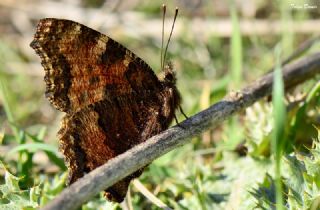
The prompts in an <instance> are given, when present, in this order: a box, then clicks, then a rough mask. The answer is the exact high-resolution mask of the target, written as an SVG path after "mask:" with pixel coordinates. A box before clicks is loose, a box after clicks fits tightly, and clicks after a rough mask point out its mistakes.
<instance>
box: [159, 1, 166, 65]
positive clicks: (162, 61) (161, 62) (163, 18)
mask: <svg viewBox="0 0 320 210" xmlns="http://www.w3.org/2000/svg"><path fill="white" fill-rule="evenodd" d="M166 10H167V6H166V5H165V4H162V35H161V56H160V66H161V70H163V68H164V66H163V64H164V60H163V42H164V41H163V37H164V20H165V17H166Z"/></svg>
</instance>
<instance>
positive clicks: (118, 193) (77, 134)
mask: <svg viewBox="0 0 320 210" xmlns="http://www.w3.org/2000/svg"><path fill="white" fill-rule="evenodd" d="M30 46H31V47H32V48H33V49H34V50H35V51H36V52H37V54H38V55H39V56H40V58H41V61H42V62H41V64H42V66H43V68H44V70H45V77H44V80H45V82H46V93H45V95H46V97H47V98H48V99H49V101H50V102H51V104H52V105H53V106H54V107H55V108H57V109H58V110H60V111H62V112H66V115H65V116H64V118H63V120H62V126H61V129H60V131H59V133H58V136H59V139H60V140H59V143H60V151H61V152H62V153H63V155H64V157H65V161H66V163H67V166H68V169H69V181H68V184H71V183H73V182H75V181H76V180H77V179H79V178H81V177H82V176H83V175H84V174H86V173H88V172H90V171H91V170H93V169H95V168H97V167H99V166H101V165H103V164H105V163H106V162H108V160H110V159H112V158H114V157H116V156H117V155H119V154H121V153H123V152H125V151H127V150H128V149H130V148H132V147H133V146H135V145H137V144H139V143H141V142H144V141H146V140H147V139H148V138H150V137H152V136H154V135H156V134H158V133H160V132H161V131H163V130H165V129H167V128H168V126H169V124H170V123H171V121H172V120H173V119H174V118H175V110H176V109H177V108H178V107H180V101H181V97H180V94H179V92H178V90H177V88H176V77H175V74H174V72H173V71H172V67H171V66H170V65H168V66H166V67H165V68H163V70H164V77H163V79H159V78H158V77H157V76H156V75H155V73H154V72H153V71H152V69H151V68H150V66H149V65H148V64H146V63H145V62H144V61H143V60H142V59H140V58H139V57H137V56H136V55H135V54H134V53H132V52H131V51H130V50H128V49H126V48H125V47H123V46H122V45H121V44H119V43H118V42H116V41H114V40H113V39H111V38H110V37H108V36H106V35H103V34H101V33H99V32H97V31H95V30H93V29H91V28H88V27H86V26H84V25H82V24H79V23H77V22H73V21H70V20H63V19H54V18H46V19H42V20H40V22H39V24H38V27H37V31H36V34H35V36H34V40H33V41H32V42H31V44H30ZM142 171H143V169H140V170H138V171H136V172H135V173H133V174H131V175H130V176H128V177H126V178H124V179H123V180H121V181H119V182H118V183H116V184H114V185H113V186H111V187H110V188H108V189H106V193H105V195H106V197H107V198H108V199H109V200H111V201H115V202H121V201H123V199H124V197H125V196H126V192H127V189H128V185H129V183H130V181H131V179H133V178H135V177H138V176H140V174H141V173H142Z"/></svg>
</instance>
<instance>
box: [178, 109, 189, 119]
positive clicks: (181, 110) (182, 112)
mask: <svg viewBox="0 0 320 210" xmlns="http://www.w3.org/2000/svg"><path fill="white" fill-rule="evenodd" d="M179 110H180V112H181V114H182V115H183V116H184V117H185V118H186V120H187V119H189V117H188V116H187V115H186V114H185V113H184V111H183V109H182V107H181V106H180V105H179Z"/></svg>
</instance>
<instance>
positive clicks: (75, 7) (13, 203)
mask: <svg viewBox="0 0 320 210" xmlns="http://www.w3.org/2000/svg"><path fill="white" fill-rule="evenodd" d="M163 3H165V4H166V5H167V16H166V21H165V40H167V38H168V35H169V32H170V28H171V24H172V20H173V14H174V10H175V7H178V8H179V16H178V19H177V22H176V25H175V28H174V32H173V37H172V39H171V43H170V46H169V49H168V60H170V61H172V63H173V65H174V69H175V71H176V72H177V78H178V89H179V90H180V92H181V95H182V98H183V102H182V107H183V109H184V111H185V112H186V114H187V115H188V116H192V115H193V114H195V113H197V112H199V111H201V110H203V109H205V108H207V107H209V106H210V105H212V104H214V103H215V102H217V101H218V100H220V99H222V98H223V97H224V96H225V95H226V94H227V93H229V92H231V91H236V90H239V89H240V88H242V87H245V86H246V85H247V84H248V83H250V82H252V81H254V80H255V79H257V78H259V77H260V76H262V75H263V74H264V73H266V72H268V71H269V70H270V69H271V68H272V67H273V66H275V65H276V60H277V59H279V60H284V59H286V58H287V57H288V56H289V55H291V54H292V53H294V52H295V51H296V49H297V48H298V47H299V46H300V45H301V44H302V43H304V42H305V41H307V40H309V39H311V38H314V37H317V35H318V34H319V33H320V27H319V26H320V19H319V17H320V3H319V1H307V0H305V1H297V0H296V1H294V0H293V1H265V0H248V1H235V0H234V1H232V0H230V1H218V0H212V1H209V0H179V1H178V0H176V1H159V0H154V1H146V0H131V1H129V0H122V1H112V0H105V1H102V0H94V1H89V0H82V1H81V0H60V1H58V0H57V1H40V0H30V1H27V0H24V1H23V0H21V1H17V0H2V1H1V2H0V143H1V144H0V160H1V167H0V175H1V177H3V178H2V179H1V180H0V209H8V208H9V207H10V208H17V209H21V208H22V207H24V208H30V209H34V208H37V207H39V205H41V206H42V205H44V204H45V203H47V202H48V201H50V200H51V199H52V198H54V197H55V196H56V195H57V194H59V192H60V191H61V190H62V189H63V188H64V181H65V178H66V173H65V172H64V171H65V170H66V168H65V166H64V162H63V159H62V156H61V154H60V153H59V152H58V145H57V142H58V140H57V137H56V132H57V131H58V129H59V126H60V120H61V118H62V116H63V114H62V113H61V112H59V111H57V110H55V109H54V108H53V107H52V106H51V105H50V104H49V102H48V101H47V100H46V99H45V97H44V92H45V84H44V81H43V76H44V71H43V68H42V66H41V65H40V59H39V57H38V56H37V55H36V54H35V52H34V51H33V50H32V49H31V48H30V47H29V43H30V42H31V41H32V39H33V34H34V33H35V28H36V24H37V21H38V20H39V19H40V18H44V17H56V18H66V19H71V20H74V21H77V22H80V23H82V24H84V25H87V26H89V27H91V28H94V29H96V30H98V31H100V32H101V33H104V34H106V35H108V36H110V37H112V38H113V39H115V40H117V41H118V42H120V43H122V44H123V45H125V46H126V47H127V48H128V49H130V50H131V51H133V52H134V53H136V54H137V55H138V56H139V57H141V58H142V59H143V60H145V61H146V62H147V63H148V64H149V65H150V66H151V67H152V68H153V69H154V70H155V71H156V72H159V69H160V50H161V49H160V48H161V29H162V22H161V21H162V14H161V9H160V8H161V5H162V4H163ZM276 46H277V47H278V48H279V49H281V50H280V52H281V53H280V54H279V53H278V54H277V53H275V47H276ZM319 50H320V45H319V43H318V42H314V44H313V45H312V47H311V48H310V49H307V50H305V52H303V54H302V55H301V56H300V57H303V56H305V55H307V54H311V53H314V52H319ZM318 80H319V78H316V77H315V78H314V79H312V80H310V81H308V82H306V83H304V84H303V85H300V86H299V87H297V88H295V89H293V90H290V92H289V93H287V94H286V96H285V106H286V108H287V109H286V110H287V118H286V120H285V124H284V137H282V138H283V139H284V140H286V142H288V143H287V145H286V146H285V148H284V149H283V154H284V156H283V158H282V159H281V161H282V168H283V172H282V174H281V175H282V184H283V194H284V195H285V196H284V204H285V207H284V208H288V209H318V207H319V206H320V205H319V202H320V200H319V198H318V195H319V192H320V191H319V187H320V170H319V169H318V167H319V166H318V163H319V162H318V159H319V157H318V156H319V155H318V154H319V152H320V151H319V150H318V149H319V148H318V146H317V145H318V144H317V139H318V131H317V127H318V125H319V119H320V118H319V82H318ZM274 114H277V112H276V111H275V110H273V108H272V103H271V102H270V100H268V99H265V100H263V101H260V102H258V103H256V104H254V105H253V106H252V107H250V108H248V109H247V110H244V111H243V112H242V113H239V114H238V115H237V116H235V117H232V118H230V119H228V120H227V121H226V122H224V123H223V124H221V125H220V126H218V127H217V128H215V129H212V130H209V131H207V132H205V133H203V134H202V135H201V136H199V137H198V138H194V139H193V140H192V142H191V143H190V144H188V145H186V146H183V147H182V148H179V149H177V150H175V151H172V152H170V153H169V154H167V155H165V156H163V157H161V158H159V159H158V160H156V161H154V162H153V164H151V165H150V166H149V167H148V169H146V170H145V172H144V174H143V175H142V176H141V177H140V178H139V180H140V181H141V182H142V183H143V184H144V186H145V187H147V188H148V189H149V190H150V191H151V192H152V193H153V194H154V195H155V196H156V197H157V198H158V199H161V200H162V201H163V202H164V203H165V204H166V205H168V206H169V207H171V208H174V209H253V208H257V209H273V208H275V205H274V204H275V185H274V173H273V170H274V169H273V168H274V157H273V155H272V152H271V146H270V142H271V139H272V133H273V130H274V121H273V120H272V119H273V116H274ZM178 118H179V120H183V119H184V117H183V116H180V114H178ZM319 161H320V159H319ZM140 191H141V190H140V189H139V187H136V184H135V185H132V187H131V189H130V192H129V193H128V199H127V203H126V204H122V205H121V206H119V205H114V204H111V203H107V202H106V201H105V200H104V199H103V198H100V196H97V197H95V198H94V199H93V200H92V201H91V202H89V203H88V204H86V205H84V206H83V207H82V208H83V209H98V208H100V209H120V208H123V209H159V207H157V206H156V205H155V204H154V203H153V202H151V201H149V200H148V199H147V198H146V197H144V196H143V195H142V194H141V193H140ZM319 208H320V207H319Z"/></svg>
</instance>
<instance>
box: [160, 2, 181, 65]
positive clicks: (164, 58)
mask: <svg viewBox="0 0 320 210" xmlns="http://www.w3.org/2000/svg"><path fill="white" fill-rule="evenodd" d="M178 10H179V9H178V7H176V11H175V14H174V19H173V23H172V28H171V31H170V35H169V39H168V42H167V45H166V49H165V50H164V56H163V59H162V66H163V68H164V62H165V60H166V56H167V51H168V46H169V43H170V40H171V36H172V32H173V28H174V24H175V22H176V19H177V16H178Z"/></svg>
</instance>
